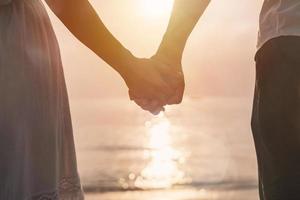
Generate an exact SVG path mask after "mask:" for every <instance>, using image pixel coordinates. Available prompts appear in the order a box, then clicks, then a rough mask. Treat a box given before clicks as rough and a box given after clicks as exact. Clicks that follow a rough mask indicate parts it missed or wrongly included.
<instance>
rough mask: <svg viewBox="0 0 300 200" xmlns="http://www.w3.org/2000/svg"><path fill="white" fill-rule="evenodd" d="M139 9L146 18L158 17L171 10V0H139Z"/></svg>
mask: <svg viewBox="0 0 300 200" xmlns="http://www.w3.org/2000/svg"><path fill="white" fill-rule="evenodd" d="M139 3H140V10H141V13H142V15H143V16H144V17H146V18H159V17H163V16H166V15H168V14H169V13H170V12H171V11H172V7H173V0H139Z"/></svg>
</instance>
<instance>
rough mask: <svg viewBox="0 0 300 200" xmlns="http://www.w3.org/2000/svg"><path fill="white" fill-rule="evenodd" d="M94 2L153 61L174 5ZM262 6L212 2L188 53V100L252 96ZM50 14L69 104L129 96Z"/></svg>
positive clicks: (235, 0) (247, 1) (241, 0)
mask: <svg viewBox="0 0 300 200" xmlns="http://www.w3.org/2000/svg"><path fill="white" fill-rule="evenodd" d="M90 2H91V3H92V4H93V6H94V7H95V9H96V11H97V13H98V14H99V16H100V17H101V19H102V20H103V22H104V23H105V25H106V26H107V27H108V28H109V29H110V30H111V32H112V33H113V34H114V35H115V36H116V37H117V38H118V39H119V40H120V41H121V42H122V44H123V45H124V46H125V47H126V48H128V49H129V50H130V51H132V52H133V53H134V55H136V56H138V57H151V56H152V55H153V54H154V53H155V51H156V49H157V47H158V46H159V43H160V41H161V38H162V36H163V34H164V32H165V30H166V27H167V24H168V20H169V17H170V13H171V6H172V2H173V0H91V1H90ZM149 2H150V3H149ZM151 2H155V3H151ZM166 2H167V3H166ZM187 2H188V1H187ZM261 4H262V0H259V1H253V0H213V1H211V4H210V5H209V7H208V8H207V10H206V12H205V13H204V15H203V16H202V18H201V19H200V21H199V23H198V24H197V26H196V27H195V29H194V31H193V33H192V34H191V37H190V38H189V40H188V43H187V46H186V49H185V52H184V58H183V68H184V72H185V77H186V96H189V97H200V98H201V97H205V96H238V97H240V96H243V97H244V96H246V97H250V96H252V95H253V87H254V76H255V63H254V55H255V52H256V39H257V32H258V18H259V12H260V8H261ZM48 10H49V9H48ZM49 14H50V17H51V21H52V23H53V26H54V29H55V32H56V33H57V37H58V40H59V43H60V48H61V54H62V58H63V63H64V72H65V77H66V81H67V86H68V91H69V96H70V98H71V100H72V99H99V98H119V97H126V96H127V88H126V86H125V84H124V82H123V81H122V79H121V77H120V76H119V75H118V74H117V73H116V72H114V71H113V70H112V69H111V68H110V67H109V66H108V65H107V64H106V63H105V62H103V61H102V60H101V59H100V58H99V57H97V56H96V55H95V54H94V53H92V52H91V51H90V50H89V49H88V48H86V47H85V46H83V45H82V44H81V43H80V42H78V41H77V40H76V39H75V38H74V37H73V36H72V35H71V33H70V32H69V31H68V30H67V29H66V28H65V27H64V26H63V25H62V23H61V22H60V21H59V20H58V19H57V18H56V17H55V16H54V15H53V13H52V12H51V11H49Z"/></svg>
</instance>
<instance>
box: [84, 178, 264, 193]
mask: <svg viewBox="0 0 300 200" xmlns="http://www.w3.org/2000/svg"><path fill="white" fill-rule="evenodd" d="M188 188H190V189H196V190H197V189H198V190H200V189H206V190H220V191H221V190H223V191H224V190H226V191H227V190H231V191H235V190H236V191H241V190H256V189H257V188H258V184H257V181H256V180H250V179H249V180H247V179H245V180H237V181H236V180H223V181H220V182H191V183H188V184H178V185H174V186H173V187H172V188H160V189H157V188H153V189H151V188H150V189H149V188H147V189H143V188H137V187H135V188H129V189H124V188H122V187H119V186H107V185H106V186H105V184H99V185H84V186H83V190H84V191H85V193H105V192H126V191H157V190H165V189H170V190H178V189H188Z"/></svg>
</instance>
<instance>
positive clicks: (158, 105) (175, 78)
mask: <svg viewBox="0 0 300 200" xmlns="http://www.w3.org/2000/svg"><path fill="white" fill-rule="evenodd" d="M149 60H150V61H152V62H153V63H155V65H153V66H152V69H153V70H156V71H157V72H158V73H159V74H160V76H161V77H163V80H164V81H165V82H167V84H168V85H169V87H170V88H172V91H171V93H169V94H167V93H163V94H160V95H163V96H164V98H163V99H161V98H159V99H156V98H153V97H151V98H149V97H145V96H143V95H141V94H139V93H134V92H132V91H129V95H130V97H131V99H132V100H134V101H135V103H136V104H138V105H139V106H140V107H141V108H143V109H144V110H148V111H150V112H151V113H152V114H158V113H159V112H161V111H164V108H163V106H165V105H167V104H168V105H171V104H179V103H180V102H181V101H182V96H183V92H184V76H183V73H182V70H181V64H180V63H179V64H177V63H175V62H173V64H171V62H169V61H168V60H167V59H166V57H161V56H153V57H152V58H151V59H149ZM163 60H164V62H165V63H163V62H162V61H163ZM166 63H167V64H166ZM162 91H163V90H162ZM157 94H159V92H158V93H157Z"/></svg>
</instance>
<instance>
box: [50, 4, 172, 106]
mask: <svg viewBox="0 0 300 200" xmlns="http://www.w3.org/2000/svg"><path fill="white" fill-rule="evenodd" d="M46 2H47V4H48V5H49V7H50V8H51V9H52V11H53V12H54V13H55V14H56V16H57V17H58V18H59V19H60V20H61V21H62V22H63V23H64V25H65V26H66V27H67V28H68V29H69V30H70V31H71V32H72V33H73V34H74V36H75V37H76V38H77V39H78V40H80V41H81V42H82V43H83V44H85V45H86V46H87V47H88V48H90V49H91V50H92V51H94V52H95V53H96V54H97V55H98V56H99V57H101V58H102V59H103V60H104V61H105V62H107V63H108V64H109V65H110V66H112V67H113V68H114V69H115V70H116V71H118V72H119V73H120V75H121V76H122V77H123V79H124V80H125V82H126V84H127V86H128V88H129V90H130V91H131V93H134V94H136V95H139V96H141V97H143V98H153V99H156V100H159V101H164V100H165V99H166V98H167V96H169V95H170V94H171V93H173V91H174V90H173V89H172V88H171V86H170V85H169V84H168V83H167V82H166V81H165V80H164V77H162V76H161V74H160V72H159V71H158V70H157V68H159V64H158V63H157V62H155V61H152V60H147V59H137V58H135V57H134V56H133V55H132V54H131V53H130V52H129V51H128V50H127V49H126V48H125V47H124V46H123V45H122V44H121V43H120V42H119V41H118V40H117V39H116V38H115V37H114V36H113V35H112V34H111V33H110V32H109V30H108V29H107V28H106V27H105V25H104V24H103V22H102V21H101V19H100V18H99V16H98V15H97V13H96V12H95V10H94V9H93V7H92V6H91V4H90V3H89V1H88V0H46Z"/></svg>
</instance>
